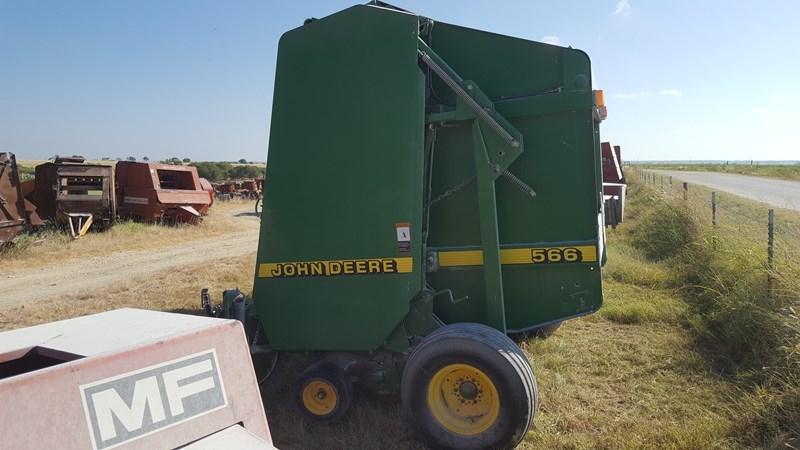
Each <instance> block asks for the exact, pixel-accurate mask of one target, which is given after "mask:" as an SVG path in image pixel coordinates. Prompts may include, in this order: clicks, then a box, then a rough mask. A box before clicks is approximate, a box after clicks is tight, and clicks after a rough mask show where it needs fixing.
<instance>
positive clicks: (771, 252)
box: [767, 209, 775, 298]
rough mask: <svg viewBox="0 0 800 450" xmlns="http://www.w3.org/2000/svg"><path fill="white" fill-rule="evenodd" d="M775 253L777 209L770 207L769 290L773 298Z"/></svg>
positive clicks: (768, 239) (768, 237) (768, 221)
mask: <svg viewBox="0 0 800 450" xmlns="http://www.w3.org/2000/svg"><path fill="white" fill-rule="evenodd" d="M774 253H775V210H774V209H770V210H769V213H768V215H767V267H768V268H769V270H768V272H767V292H768V294H769V296H770V298H772V284H773V279H772V271H773V270H775V265H774V261H773V256H774Z"/></svg>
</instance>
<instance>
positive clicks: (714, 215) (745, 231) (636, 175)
mask: <svg viewBox="0 0 800 450" xmlns="http://www.w3.org/2000/svg"><path fill="white" fill-rule="evenodd" d="M628 173H629V174H630V175H629V177H628V179H629V180H631V181H634V183H636V182H638V183H642V184H645V185H647V186H649V187H650V188H652V189H654V190H655V191H656V192H659V193H661V194H662V195H664V196H665V197H668V198H673V199H678V200H680V201H683V202H685V204H686V206H687V207H688V208H690V209H691V210H692V211H693V212H694V213H695V215H696V217H698V218H699V220H700V223H701V225H703V226H707V227H711V229H712V230H713V231H714V233H713V234H714V235H716V236H719V237H720V238H721V239H726V240H729V241H732V242H729V243H733V244H734V245H737V246H742V247H743V248H741V249H740V250H742V251H745V252H750V254H751V256H752V257H753V258H756V259H758V260H759V261H761V262H763V264H764V265H765V266H766V268H767V269H768V270H769V272H770V273H772V274H773V275H774V276H778V277H781V276H783V277H796V276H798V275H800V211H794V210H787V209H780V208H775V207H771V206H770V205H768V204H765V203H761V202H758V201H754V200H748V199H744V198H742V197H738V196H736V195H734V194H729V193H727V192H722V191H718V190H714V189H711V188H708V187H705V186H702V185H699V184H692V183H687V182H684V181H683V180H679V179H678V178H677V177H672V176H669V175H666V174H661V173H658V172H653V171H649V170H647V169H643V168H641V167H630V168H629V169H628ZM793 279H794V278H793ZM770 283H772V279H771V278H770Z"/></svg>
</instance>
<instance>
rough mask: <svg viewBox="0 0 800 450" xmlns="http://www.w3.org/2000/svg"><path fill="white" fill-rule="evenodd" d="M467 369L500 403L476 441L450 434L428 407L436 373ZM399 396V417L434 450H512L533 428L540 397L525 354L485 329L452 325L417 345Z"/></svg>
mask: <svg viewBox="0 0 800 450" xmlns="http://www.w3.org/2000/svg"><path fill="white" fill-rule="evenodd" d="M459 363H461V364H469V365H471V366H473V367H476V368H478V369H480V370H481V371H483V372H484V373H485V374H486V375H487V376H488V377H489V378H490V379H491V381H492V383H494V385H495V387H496V388H497V392H498V396H499V399H500V412H499V416H498V418H497V420H496V421H495V422H494V423H493V424H492V425H491V426H490V427H489V428H488V429H487V430H485V431H483V432H482V433H480V434H476V435H462V434H457V433H454V432H451V431H449V430H448V429H446V428H445V427H443V426H442V425H441V424H440V423H439V422H438V421H437V420H436V419H435V418H434V416H433V414H432V413H431V410H430V408H429V406H428V401H427V395H428V394H427V393H428V385H429V384H430V381H431V379H432V378H433V376H434V374H436V373H437V372H438V371H439V369H441V368H442V367H444V366H446V365H450V364H459ZM400 395H401V400H402V409H403V415H404V416H405V418H406V420H408V421H409V422H410V423H411V424H412V425H413V427H414V428H415V430H416V431H417V433H418V434H419V436H420V437H421V438H422V439H423V440H424V441H425V442H426V443H427V444H428V445H429V446H431V447H433V448H444V449H462V450H471V449H484V448H514V447H516V446H517V444H519V442H520V441H521V440H522V439H523V438H524V437H525V435H526V433H527V432H528V429H529V428H530V426H531V424H532V423H533V417H534V414H535V413H536V407H537V405H538V403H539V393H538V389H537V386H536V379H535V378H534V376H533V369H532V368H531V366H530V363H529V362H528V359H527V357H526V356H525V354H524V353H523V352H522V350H520V348H519V347H518V346H517V345H516V344H515V343H514V341H512V340H511V339H509V338H508V336H506V335H505V334H503V333H501V332H499V331H497V330H495V329H494V328H491V327H488V326H486V325H481V324H476V323H457V324H451V325H447V326H444V327H442V328H439V329H438V330H436V331H434V332H433V333H431V334H430V335H428V336H427V337H426V338H425V339H424V340H423V341H422V342H421V343H420V344H419V345H417V346H416V347H415V348H414V349H413V351H412V352H411V355H410V356H409V358H408V361H407V362H406V366H405V368H404V369H403V378H402V381H401V389H400Z"/></svg>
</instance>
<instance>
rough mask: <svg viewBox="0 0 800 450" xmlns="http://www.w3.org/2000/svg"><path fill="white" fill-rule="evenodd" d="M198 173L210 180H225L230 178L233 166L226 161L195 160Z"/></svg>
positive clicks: (193, 164) (194, 164)
mask: <svg viewBox="0 0 800 450" xmlns="http://www.w3.org/2000/svg"><path fill="white" fill-rule="evenodd" d="M191 165H192V166H195V167H197V174H198V175H200V176H201V177H203V178H205V179H207V180H210V181H223V180H226V179H228V178H230V176H229V172H230V171H231V168H232V166H231V165H230V164H229V163H226V162H194V163H192V164H191Z"/></svg>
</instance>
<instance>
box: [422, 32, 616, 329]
mask: <svg viewBox="0 0 800 450" xmlns="http://www.w3.org/2000/svg"><path fill="white" fill-rule="evenodd" d="M425 39H427V42H428V44H429V45H430V47H431V48H432V49H433V51H435V52H436V53H437V54H438V55H439V56H440V57H441V58H442V59H443V60H444V61H446V62H447V63H448V65H449V66H450V67H451V68H452V69H453V70H454V71H456V72H457V73H458V74H459V75H460V76H461V77H462V78H464V79H469V80H473V81H474V82H475V83H476V84H477V86H479V87H480V89H481V90H482V91H483V92H484V93H485V94H486V95H487V96H488V97H489V98H490V99H491V100H492V101H493V102H494V107H495V108H496V110H497V111H498V112H499V113H500V114H502V115H504V116H505V117H506V118H507V119H508V120H509V121H510V122H511V125H513V127H515V128H516V129H517V130H519V131H520V132H521V133H522V135H523V138H524V141H525V151H524V152H523V153H522V154H521V155H520V156H519V157H518V158H517V159H516V160H514V162H513V163H512V164H511V165H510V166H509V170H510V171H511V172H512V173H513V174H514V175H516V176H517V177H518V178H519V179H521V180H522V181H523V182H524V183H525V184H527V185H528V186H530V187H532V188H533V189H534V190H535V191H536V193H537V195H536V197H534V198H531V197H530V196H528V195H525V194H524V193H523V192H522V191H521V190H519V189H517V187H516V186H514V185H513V184H512V183H510V182H508V180H507V179H505V178H502V177H501V178H498V179H497V181H496V182H495V183H496V197H497V199H496V202H497V221H498V232H499V238H500V239H499V240H500V247H501V248H513V247H523V248H527V247H556V246H578V245H593V246H596V245H597V244H598V239H601V237H600V236H599V233H601V232H602V231H601V229H600V228H599V226H598V213H599V212H600V205H601V203H602V194H601V190H602V184H601V183H602V181H601V175H600V164H599V157H598V156H597V155H599V150H598V148H599V147H598V146H597V143H596V137H595V131H596V129H597V124H596V122H595V120H594V119H593V115H592V114H593V110H594V105H593V96H592V91H591V69H590V63H589V59H588V57H587V56H586V55H585V54H584V53H583V52H581V51H579V50H573V49H567V48H562V47H556V46H551V45H546V44H541V43H537V42H531V41H526V40H522V39H516V38H512V37H507V36H501V35H496V34H492V33H485V32H481V31H477V30H471V29H467V28H462V27H458V26H453V25H449V24H444V23H440V22H437V23H435V24H434V25H433V28H432V31H431V32H430V34H429V36H426V37H425ZM455 104H456V99H455V96H454V95H453V93H452V90H451V89H448V87H447V86H446V85H445V84H444V83H443V82H442V81H441V80H440V79H438V78H433V82H432V83H431V89H430V91H429V95H428V110H429V112H431V113H432V114H430V115H429V118H428V121H429V122H430V123H436V124H439V125H443V126H442V127H440V128H438V129H437V130H436V136H437V138H436V141H435V144H434V158H433V177H432V191H433V197H434V198H436V197H437V196H439V195H440V194H442V193H447V192H448V191H450V190H452V189H453V188H454V187H458V186H460V185H462V184H463V183H464V181H465V180H470V178H471V177H474V176H475V173H476V166H475V160H474V158H472V157H471V156H472V155H471V153H472V149H473V147H474V139H473V131H472V124H473V121H471V120H458V119H459V117H457V115H454V114H453V113H452V112H450V113H448V112H447V111H448V109H451V108H452V107H453V106H455ZM442 105H444V106H442ZM448 119H451V120H448ZM481 192H482V193H485V191H481V190H480V189H479V183H474V182H473V183H470V184H468V185H466V187H464V188H462V189H460V190H458V191H456V192H455V193H453V194H452V195H449V196H447V197H445V198H443V199H441V200H440V201H438V202H436V203H435V204H433V205H432V207H431V217H430V223H431V225H430V226H431V232H430V238H429V240H428V246H429V247H430V248H432V249H433V250H439V249H478V248H479V247H480V246H481V243H482V240H481V232H480V226H479V224H480V219H481V214H480V212H479V208H478V202H479V197H480V195H479V194H480V193H481ZM597 259H598V260H599V259H600V258H599V257H598V258H597ZM482 272H483V267H482V266H475V265H472V266H455V267H442V268H439V270H438V271H436V272H435V273H432V274H430V275H429V277H428V279H429V281H430V283H431V284H432V285H433V286H434V287H435V288H437V289H451V290H452V292H453V297H454V298H455V299H456V301H455V302H453V301H451V300H450V299H449V298H446V297H444V296H440V297H437V303H436V308H435V311H436V313H437V315H439V317H440V318H442V319H443V320H444V321H445V322H462V321H467V322H483V323H490V324H492V325H493V326H495V327H496V325H494V324H493V323H491V322H492V321H491V320H490V319H489V318H488V317H487V316H486V309H487V307H486V293H485V292H486V290H485V288H486V285H485V281H484V277H482V276H481V275H480V274H481V273H482ZM502 286H503V298H504V307H505V319H506V320H505V322H506V327H507V329H509V330H522V329H528V328H532V327H535V326H537V325H541V324H544V323H547V322H550V321H555V320H559V319H563V318H567V317H571V316H576V315H580V314H585V313H588V312H591V311H594V310H596V309H597V308H599V306H600V304H601V302H602V287H601V276H600V263H599V262H591V263H572V264H567V263H560V264H537V265H533V264H528V265H525V264H520V265H503V268H502ZM490 291H492V290H491V289H490ZM459 299H460V301H459Z"/></svg>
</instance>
